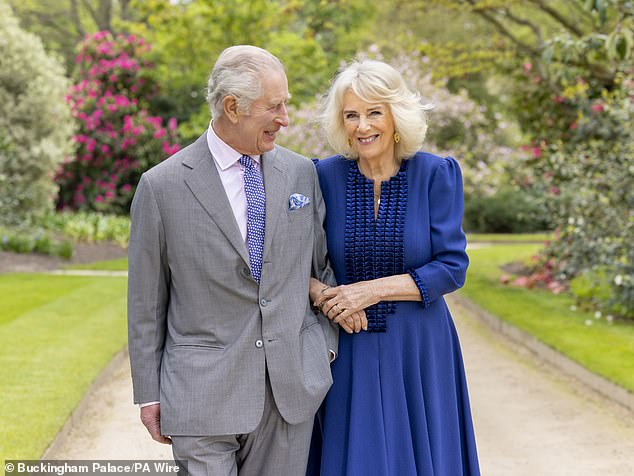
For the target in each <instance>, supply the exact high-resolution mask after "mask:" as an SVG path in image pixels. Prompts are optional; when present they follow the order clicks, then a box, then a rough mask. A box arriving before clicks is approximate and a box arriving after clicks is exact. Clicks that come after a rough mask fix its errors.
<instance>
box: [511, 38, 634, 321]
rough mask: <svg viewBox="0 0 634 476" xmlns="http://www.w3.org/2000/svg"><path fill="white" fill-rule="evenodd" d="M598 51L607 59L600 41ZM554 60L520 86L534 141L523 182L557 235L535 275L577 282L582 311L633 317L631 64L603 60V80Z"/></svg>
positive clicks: (520, 110)
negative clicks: (591, 309) (586, 308)
mask: <svg viewBox="0 0 634 476" xmlns="http://www.w3.org/2000/svg"><path fill="white" fill-rule="evenodd" d="M584 41H586V39H581V40H579V43H580V44H583V42H584ZM588 41H589V40H588ZM571 44H573V45H574V44H576V43H571ZM591 44H592V45H593V48H594V50H593V51H594V53H596V54H599V53H604V50H603V48H604V45H603V43H602V42H599V43H596V44H595V43H591ZM556 53H557V52H556ZM564 53H566V50H562V51H561V52H560V53H559V54H560V55H563V54H564ZM597 57H599V56H597ZM557 59H558V56H557V54H555V56H554V59H553V60H552V61H551V62H544V63H543V64H538V65H533V64H531V63H528V62H527V63H525V64H524V65H523V66H521V67H519V68H518V70H517V76H516V83H515V84H516V87H515V97H514V99H515V104H514V106H515V110H516V113H517V116H518V120H519V122H520V123H521V124H522V127H523V129H524V131H525V132H526V134H527V136H529V137H531V138H532V140H531V141H530V143H529V144H527V145H526V146H525V148H524V159H523V163H524V167H523V178H522V179H521V180H522V182H523V183H524V184H525V185H526V186H527V187H531V188H532V189H533V191H534V194H535V195H537V196H541V197H543V204H544V208H545V211H546V213H545V215H546V216H548V217H549V219H550V221H551V226H552V227H553V228H556V230H557V233H556V234H555V236H554V237H553V240H551V241H550V242H549V243H548V244H547V246H546V248H545V249H544V251H543V252H542V254H541V261H540V263H541V264H538V265H537V266H536V267H535V269H534V275H536V277H537V278H539V276H541V275H546V274H547V275H549V276H550V277H551V278H552V281H553V282H559V283H569V284H571V286H570V287H571V290H572V291H573V293H574V294H575V295H576V296H577V298H578V299H579V303H578V304H579V305H584V304H587V303H588V302H591V303H592V305H594V306H596V308H597V309H598V310H599V312H605V313H607V314H614V315H620V316H623V317H628V318H634V247H633V246H632V236H634V212H633V210H634V194H632V190H633V189H634V129H633V128H632V120H633V113H634V78H633V76H632V71H631V63H627V64H626V62H623V64H620V63H617V62H613V63H608V62H606V63H605V64H604V66H605V71H607V73H605V72H604V73H602V75H601V76H599V75H595V74H592V73H593V71H588V70H583V69H580V68H571V67H568V66H564V65H563V64H562V63H561V62H558V61H556V60H557ZM608 73H609V74H608ZM604 76H606V77H607V78H606V77H604ZM575 281H576V282H580V281H582V282H583V286H580V285H578V286H574V283H575ZM579 289H582V292H579V291H578V290H579Z"/></svg>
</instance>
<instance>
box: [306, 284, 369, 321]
mask: <svg viewBox="0 0 634 476" xmlns="http://www.w3.org/2000/svg"><path fill="white" fill-rule="evenodd" d="M380 300H381V299H380V294H379V292H378V290H377V289H376V284H375V283H374V282H372V281H361V282H359V283H354V284H348V285H342V286H337V287H334V288H328V289H324V290H323V291H322V292H320V294H319V296H318V297H317V299H315V301H314V302H315V305H316V306H318V307H320V308H321V310H322V312H323V313H324V314H326V315H327V316H328V318H329V319H332V320H333V322H336V323H340V322H341V321H342V320H343V321H345V320H346V319H347V318H348V317H350V316H353V315H354V314H355V313H357V312H359V311H362V310H363V309H365V308H367V307H369V306H372V305H374V304H376V303H378V302H379V301H380ZM364 318H365V316H364ZM366 328H367V319H366V320H365V325H364V326H363V329H366Z"/></svg>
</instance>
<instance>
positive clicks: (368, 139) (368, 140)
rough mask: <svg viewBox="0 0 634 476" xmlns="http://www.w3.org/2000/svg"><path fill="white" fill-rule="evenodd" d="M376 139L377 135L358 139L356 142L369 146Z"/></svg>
mask: <svg viewBox="0 0 634 476" xmlns="http://www.w3.org/2000/svg"><path fill="white" fill-rule="evenodd" d="M378 138H379V135H378V134H377V135H375V136H371V137H359V138H358V141H359V142H361V143H362V144H371V143H372V142H374V141H375V140H377V139H378Z"/></svg>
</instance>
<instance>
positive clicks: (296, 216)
mask: <svg viewBox="0 0 634 476" xmlns="http://www.w3.org/2000/svg"><path fill="white" fill-rule="evenodd" d="M286 215H287V216H288V219H289V221H297V220H305V219H307V218H308V217H312V216H313V204H312V203H309V204H308V205H306V206H305V207H302V208H296V209H295V210H287V212H286Z"/></svg>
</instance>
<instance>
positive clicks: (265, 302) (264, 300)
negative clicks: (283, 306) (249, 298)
mask: <svg viewBox="0 0 634 476" xmlns="http://www.w3.org/2000/svg"><path fill="white" fill-rule="evenodd" d="M268 303H269V302H268V301H267V300H266V299H260V305H261V306H262V307H266V305H267V304H268Z"/></svg>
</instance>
